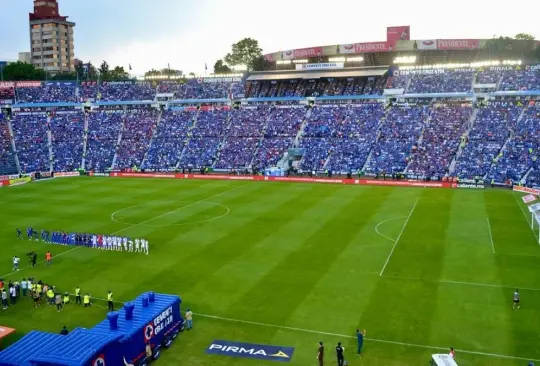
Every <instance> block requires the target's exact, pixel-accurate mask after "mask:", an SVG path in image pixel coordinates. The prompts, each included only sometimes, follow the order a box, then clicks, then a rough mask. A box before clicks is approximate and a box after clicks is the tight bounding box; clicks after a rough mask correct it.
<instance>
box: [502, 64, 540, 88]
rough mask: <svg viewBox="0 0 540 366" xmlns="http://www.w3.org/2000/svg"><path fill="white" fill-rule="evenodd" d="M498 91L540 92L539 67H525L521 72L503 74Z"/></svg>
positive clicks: (512, 71) (513, 71) (514, 71)
mask: <svg viewBox="0 0 540 366" xmlns="http://www.w3.org/2000/svg"><path fill="white" fill-rule="evenodd" d="M499 90H502V91H528V90H540V67H539V66H536V67H534V68H533V67H525V68H524V69H522V70H509V71H506V72H505V73H504V76H503V79H502V81H501V85H500V87H499Z"/></svg>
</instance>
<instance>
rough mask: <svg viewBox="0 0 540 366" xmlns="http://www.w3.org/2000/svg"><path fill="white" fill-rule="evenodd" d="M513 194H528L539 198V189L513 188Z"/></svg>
mask: <svg viewBox="0 0 540 366" xmlns="http://www.w3.org/2000/svg"><path fill="white" fill-rule="evenodd" d="M514 192H522V193H529V194H534V195H535V196H540V189H535V188H528V187H520V186H514Z"/></svg>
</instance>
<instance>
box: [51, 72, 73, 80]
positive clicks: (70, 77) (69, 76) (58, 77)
mask: <svg viewBox="0 0 540 366" xmlns="http://www.w3.org/2000/svg"><path fill="white" fill-rule="evenodd" d="M51 80H69V81H71V80H77V72H66V73H63V74H56V75H54V76H53V77H52V79H51Z"/></svg>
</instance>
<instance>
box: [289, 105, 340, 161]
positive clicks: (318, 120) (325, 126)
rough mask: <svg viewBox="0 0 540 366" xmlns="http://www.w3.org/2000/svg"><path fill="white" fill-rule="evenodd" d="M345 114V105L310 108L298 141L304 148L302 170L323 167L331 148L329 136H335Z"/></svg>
mask: <svg viewBox="0 0 540 366" xmlns="http://www.w3.org/2000/svg"><path fill="white" fill-rule="evenodd" d="M346 115H347V107H346V106H337V107H334V106H331V105H322V106H318V107H315V108H314V109H313V110H312V112H311V116H310V117H309V120H308V122H307V124H306V127H305V128H304V133H303V138H302V140H301V141H300V148H303V149H305V153H304V156H303V158H302V161H301V163H300V167H301V168H302V170H321V169H323V167H324V165H325V164H326V160H327V158H328V155H329V154H330V151H331V150H332V144H331V143H330V137H335V136H337V134H338V127H339V125H340V124H342V123H343V121H344V120H345V118H346Z"/></svg>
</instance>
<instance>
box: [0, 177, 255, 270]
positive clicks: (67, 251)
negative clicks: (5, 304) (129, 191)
mask: <svg viewBox="0 0 540 366" xmlns="http://www.w3.org/2000/svg"><path fill="white" fill-rule="evenodd" d="M247 185H248V183H246V184H244V185H241V186H238V187H234V188H233V189H229V190H226V191H223V192H219V193H216V194H214V195H212V196H210V197H206V198H203V199H202V200H199V201H196V202H193V203H191V204H189V205H186V206H182V207H180V208H177V209H176V210H173V211H169V212H165V213H164V214H161V215H159V216H156V217H153V218H151V219H148V220H145V221H142V222H139V223H138V224H134V225H131V226H128V227H126V228H123V229H121V230H118V231H116V232H114V233H111V234H109V235H116V234H119V233H121V232H124V231H126V230H128V229H132V228H134V227H137V226H139V225H142V224H144V223H146V222H150V221H153V220H155V219H158V218H160V217H163V216H165V215H168V214H170V213H173V212H176V211H179V210H181V209H183V208H186V207H189V206H193V205H195V204H197V203H201V202H204V201H206V200H208V199H210V198H215V197H217V196H219V195H222V194H225V193H229V192H232V191H234V190H236V189H240V188H242V187H245V186H247ZM80 248H83V247H82V246H77V247H75V248H71V249H70V250H66V251H65V252H63V253H60V254H58V255H56V256H54V257H53V260H54V258H58V257H60V256H62V255H64V254H67V253H70V252H73V251H74V250H77V249H80ZM44 262H45V261H43V262H39V263H44ZM29 268H32V266H28V267H24V268H19V270H18V271H15V272H11V273H8V274H5V275H3V276H0V278H4V277H8V276H11V275H13V274H15V273H19V272H20V271H23V270H25V269H29Z"/></svg>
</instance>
